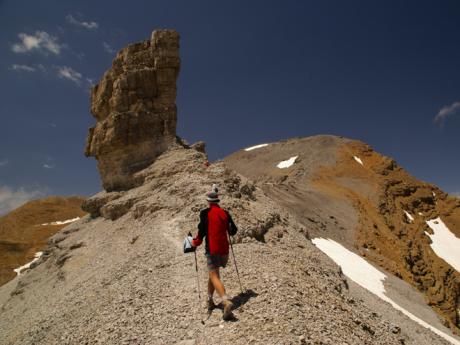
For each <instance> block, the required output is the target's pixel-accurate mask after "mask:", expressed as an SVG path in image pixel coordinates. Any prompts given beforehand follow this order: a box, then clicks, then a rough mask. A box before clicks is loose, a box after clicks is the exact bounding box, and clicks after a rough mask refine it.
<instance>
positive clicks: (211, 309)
mask: <svg viewBox="0 0 460 345" xmlns="http://www.w3.org/2000/svg"><path fill="white" fill-rule="evenodd" d="M215 308H216V305H215V304H214V301H213V300H212V299H208V313H212V311H213V310H214V309H215Z"/></svg>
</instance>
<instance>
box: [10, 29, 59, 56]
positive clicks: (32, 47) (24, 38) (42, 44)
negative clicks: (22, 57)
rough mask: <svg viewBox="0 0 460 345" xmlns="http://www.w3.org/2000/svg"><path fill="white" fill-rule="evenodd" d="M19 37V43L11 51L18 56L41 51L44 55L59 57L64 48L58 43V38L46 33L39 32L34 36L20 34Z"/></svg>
mask: <svg viewBox="0 0 460 345" xmlns="http://www.w3.org/2000/svg"><path fill="white" fill-rule="evenodd" d="M18 37H19V43H15V44H13V45H12V46H11V50H12V51H13V52H15V53H18V54H22V53H28V52H31V51H41V52H43V53H51V54H54V55H59V54H60V53H61V50H62V48H63V45H61V44H60V43H59V42H58V38H57V37H55V36H52V35H50V34H49V33H47V32H46V31H40V30H38V31H35V33H34V34H32V35H28V34H25V33H22V32H21V33H19V34H18Z"/></svg>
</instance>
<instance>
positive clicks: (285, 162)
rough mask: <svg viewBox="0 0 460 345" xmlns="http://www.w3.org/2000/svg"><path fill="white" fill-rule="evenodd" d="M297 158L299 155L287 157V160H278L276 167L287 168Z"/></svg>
mask: <svg viewBox="0 0 460 345" xmlns="http://www.w3.org/2000/svg"><path fill="white" fill-rule="evenodd" d="M297 158H299V156H294V157H291V158H289V159H288V160H285V161H282V162H279V163H278V165H277V167H278V168H280V169H286V168H289V167H290V166H291V165H292V164H294V163H295V161H296V160H297Z"/></svg>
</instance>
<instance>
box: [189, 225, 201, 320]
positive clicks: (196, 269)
mask: <svg viewBox="0 0 460 345" xmlns="http://www.w3.org/2000/svg"><path fill="white" fill-rule="evenodd" d="M188 236H190V237H191V236H192V234H191V233H190V232H189V233H188ZM187 242H188V243H189V244H190V247H192V248H193V246H192V243H191V242H190V241H189V240H188V237H187ZM193 254H194V257H195V272H196V286H197V289H198V303H199V308H198V309H199V318H200V321H201V324H203V325H204V320H203V315H202V311H201V306H202V302H201V288H200V275H199V273H198V259H197V257H196V250H194V251H193Z"/></svg>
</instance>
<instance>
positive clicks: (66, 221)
mask: <svg viewBox="0 0 460 345" xmlns="http://www.w3.org/2000/svg"><path fill="white" fill-rule="evenodd" d="M79 219H80V217H75V218H72V219H67V220H58V221H56V222H51V223H43V224H40V225H63V224H69V223H73V222H76V221H77V220H79Z"/></svg>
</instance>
